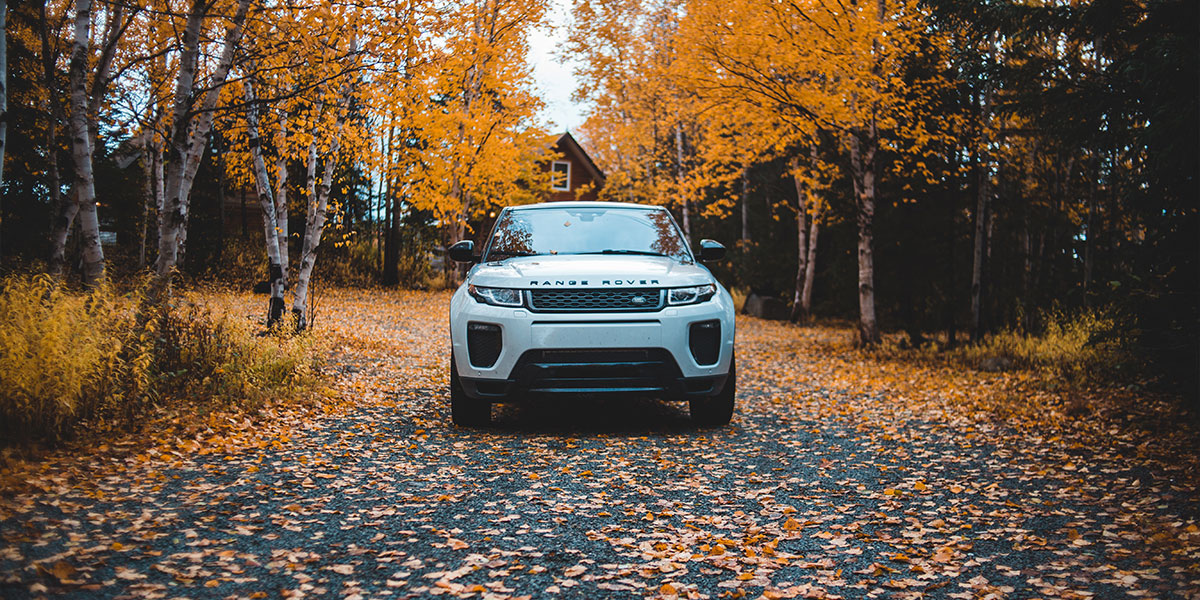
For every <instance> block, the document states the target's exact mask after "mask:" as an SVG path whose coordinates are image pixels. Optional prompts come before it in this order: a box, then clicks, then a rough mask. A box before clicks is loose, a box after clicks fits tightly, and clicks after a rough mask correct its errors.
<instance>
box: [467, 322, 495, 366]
mask: <svg viewBox="0 0 1200 600" xmlns="http://www.w3.org/2000/svg"><path fill="white" fill-rule="evenodd" d="M503 339H504V338H503V336H502V335H501V334H500V326H499V325H493V324H491V323H478V322H475V321H471V322H469V323H467V355H468V356H469V357H470V359H471V365H472V366H475V367H477V368H480V369H489V368H491V367H492V365H494V364H496V359H498V358H500V349H501V348H502V347H503V345H504V342H503Z"/></svg>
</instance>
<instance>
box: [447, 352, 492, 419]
mask: <svg viewBox="0 0 1200 600" xmlns="http://www.w3.org/2000/svg"><path fill="white" fill-rule="evenodd" d="M450 420H451V421H454V424H455V425H458V426H459V427H483V426H485V425H487V424H488V423H490V422H491V420H492V403H491V402H488V401H487V400H476V399H474V398H469V397H467V393H466V392H465V391H463V387H462V382H460V381H459V380H458V366H457V365H456V364H454V354H453V353H451V354H450Z"/></svg>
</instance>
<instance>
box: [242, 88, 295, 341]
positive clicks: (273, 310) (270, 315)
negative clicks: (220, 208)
mask: <svg viewBox="0 0 1200 600" xmlns="http://www.w3.org/2000/svg"><path fill="white" fill-rule="evenodd" d="M253 70H254V68H253V66H251V67H250V71H251V72H253ZM242 89H243V91H244V93H245V97H246V135H247V138H248V139H247V144H246V145H247V146H249V148H250V157H251V162H252V164H253V167H254V183H255V188H256V190H257V191H258V202H259V205H260V206H262V213H263V241H264V243H265V244H266V247H267V264H268V268H269V271H268V272H269V273H270V274H269V275H268V278H269V279H270V282H271V298H270V302H269V303H268V305H267V327H274V326H275V324H276V323H278V322H279V319H280V318H282V317H283V308H284V304H283V291H284V287H285V284H286V282H287V279H286V278H285V277H284V274H283V268H282V266H281V263H280V257H279V255H280V253H279V226H278V224H277V221H276V217H275V199H274V198H273V197H272V195H271V180H270V175H269V174H268V173H267V163H266V161H264V160H263V155H262V140H261V138H260V137H259V133H258V101H257V99H256V98H255V96H254V85H253V84H252V83H251V81H250V80H249V79H248V78H247V79H246V80H245V81H244V82H242Z"/></svg>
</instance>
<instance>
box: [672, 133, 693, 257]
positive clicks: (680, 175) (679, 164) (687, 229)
mask: <svg viewBox="0 0 1200 600" xmlns="http://www.w3.org/2000/svg"><path fill="white" fill-rule="evenodd" d="M675 161H676V163H675V177H676V179H677V181H678V182H679V196H680V197H681V198H682V199H683V206H682V207H681V209H680V210H681V211H682V213H683V237H685V238H687V243H688V246H691V245H692V218H691V210H689V207H688V199H687V194H685V193H684V191H683V184H684V179H685V176H684V168H683V124H682V123H677V124H676V125H675Z"/></svg>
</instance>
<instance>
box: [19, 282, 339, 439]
mask: <svg viewBox="0 0 1200 600" xmlns="http://www.w3.org/2000/svg"><path fill="white" fill-rule="evenodd" d="M145 291H146V283H145V282H141V283H138V284H134V285H130V286H128V287H127V288H126V289H120V287H119V286H103V287H100V288H97V289H94V290H91V291H80V290H74V289H71V288H70V287H69V286H66V285H64V284H62V283H60V282H58V281H57V280H55V279H53V278H51V277H48V276H34V277H29V276H11V277H9V278H8V279H7V280H5V281H4V282H3V285H2V291H0V390H3V392H0V429H2V431H0V433H2V435H3V439H4V440H6V443H5V445H6V446H8V448H7V449H6V450H5V451H6V452H8V453H10V454H23V453H28V452H33V451H36V449H37V448H38V447H39V446H54V445H59V444H61V443H64V442H74V443H77V444H80V445H82V446H83V447H92V446H97V445H101V444H103V443H105V442H112V441H115V440H117V439H118V438H121V436H122V434H125V433H130V432H154V434H155V435H162V434H167V433H171V432H175V433H178V431H177V430H192V429H195V428H197V427H209V428H211V427H213V426H217V424H219V423H222V422H230V423H234V422H240V421H241V420H242V419H243V418H246V417H250V416H254V415H258V414H260V413H262V412H263V411H264V410H265V409H267V408H269V407H271V406H274V405H278V404H295V403H297V402H301V403H302V401H304V400H305V399H309V398H312V397H314V396H316V395H318V394H319V393H320V392H321V389H322V387H321V386H322V383H321V382H322V378H321V376H320V374H319V371H320V368H321V364H322V362H323V360H324V358H325V356H326V354H327V350H326V347H325V344H324V342H323V340H322V339H321V338H320V337H319V336H313V335H295V334H290V333H286V331H287V328H286V327H280V328H277V331H275V332H267V331H266V330H265V327H264V326H263V324H262V322H261V319H258V320H256V319H255V318H253V317H251V316H248V315H246V314H245V313H244V312H241V311H242V309H243V308H244V306H242V305H240V304H231V303H229V302H227V301H225V297H224V296H221V295H219V294H214V293H209V292H205V291H202V290H197V291H193V292H187V293H183V294H177V296H176V298H175V299H174V300H173V301H171V302H170V303H168V304H167V305H165V306H155V307H153V308H146V307H147V306H149V305H148V304H147V303H145V302H143V298H144V293H145Z"/></svg>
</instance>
